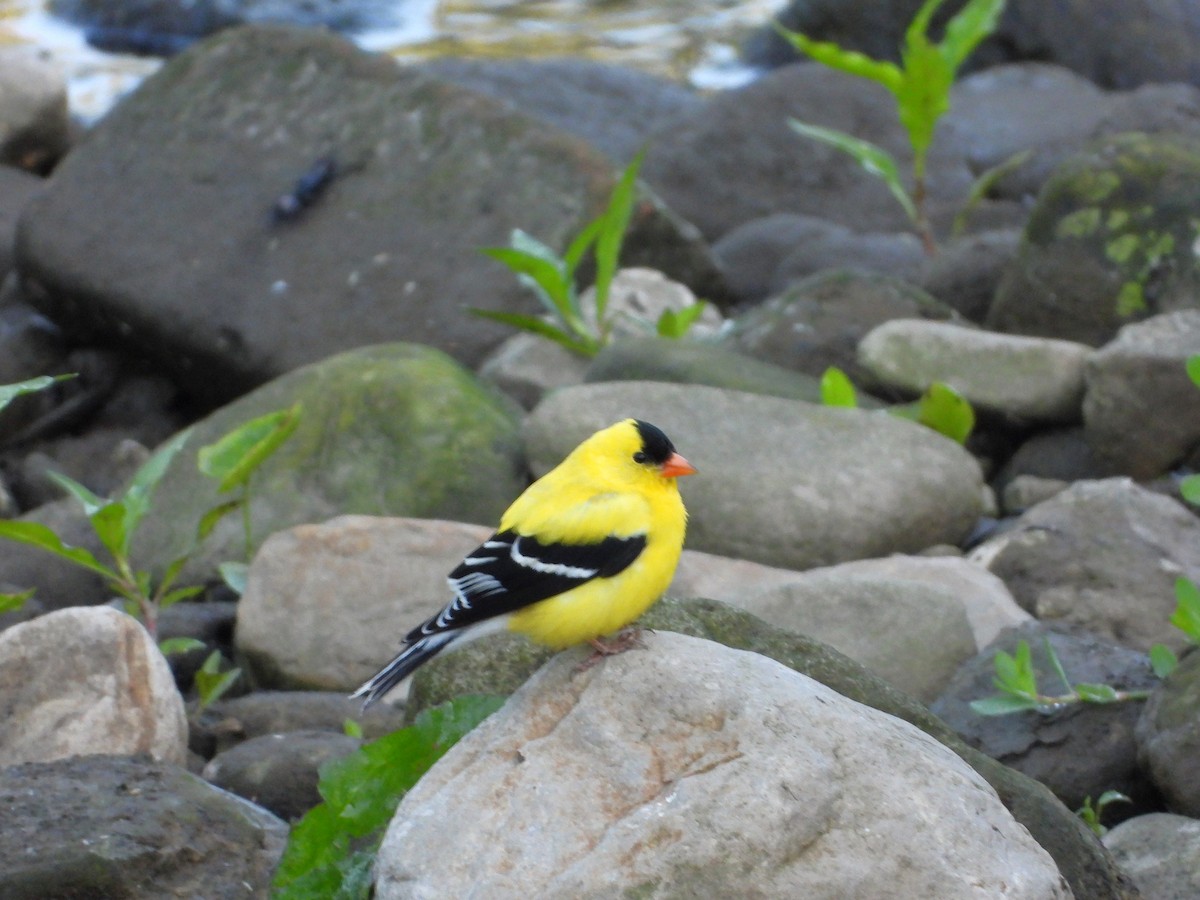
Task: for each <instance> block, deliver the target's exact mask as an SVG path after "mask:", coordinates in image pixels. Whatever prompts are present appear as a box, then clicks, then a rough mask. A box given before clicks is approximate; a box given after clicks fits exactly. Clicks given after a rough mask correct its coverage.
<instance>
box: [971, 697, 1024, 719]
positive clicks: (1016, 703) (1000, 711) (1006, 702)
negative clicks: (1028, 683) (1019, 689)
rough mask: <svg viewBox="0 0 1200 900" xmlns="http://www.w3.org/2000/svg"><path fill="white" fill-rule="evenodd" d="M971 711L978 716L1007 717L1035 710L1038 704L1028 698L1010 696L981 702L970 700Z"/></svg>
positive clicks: (985, 699)
mask: <svg viewBox="0 0 1200 900" xmlns="http://www.w3.org/2000/svg"><path fill="white" fill-rule="evenodd" d="M970 706H971V710H972V711H973V712H974V713H975V714H976V715H980V716H1007V715H1010V714H1012V713H1018V712H1028V711H1030V710H1036V709H1037V708H1038V703H1037V701H1036V700H1031V699H1030V698H1028V697H1014V696H1012V695H1010V694H1004V695H996V696H994V697H985V698H984V699H982V700H972V701H971V703H970Z"/></svg>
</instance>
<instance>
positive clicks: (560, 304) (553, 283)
mask: <svg viewBox="0 0 1200 900" xmlns="http://www.w3.org/2000/svg"><path fill="white" fill-rule="evenodd" d="M518 233H520V234H524V232H518ZM514 240H515V236H514ZM530 240H532V238H530ZM480 252H481V253H483V254H484V255H485V256H490V257H491V258H492V259H494V260H497V261H498V262H502V263H504V265H506V266H508V268H509V269H511V270H512V272H513V273H514V274H516V275H517V276H518V277H519V278H520V279H521V282H522V284H525V285H526V286H527V287H531V288H534V293H535V294H537V295H538V299H539V300H540V301H541V303H542V305H543V306H544V307H545V308H546V312H548V313H550V314H551V315H555V316H559V317H560V318H562V319H563V320H564V321H567V320H568V319H569V318H570V317H571V315H572V310H571V298H570V294H571V282H570V280H569V279H568V278H567V276H566V273H565V271H564V264H563V262H562V261H561V260H559V259H557V258H555V259H545V258H543V257H541V256H537V255H535V254H533V253H530V252H528V251H525V250H518V249H516V248H514V247H484V248H483V250H481V251H480Z"/></svg>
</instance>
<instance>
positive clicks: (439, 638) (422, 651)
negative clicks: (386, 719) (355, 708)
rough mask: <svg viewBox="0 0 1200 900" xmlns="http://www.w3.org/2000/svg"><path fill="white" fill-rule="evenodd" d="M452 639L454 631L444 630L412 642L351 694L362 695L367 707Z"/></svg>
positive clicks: (442, 648) (353, 695) (364, 707)
mask: <svg viewBox="0 0 1200 900" xmlns="http://www.w3.org/2000/svg"><path fill="white" fill-rule="evenodd" d="M452 640H454V634H453V633H447V632H442V633H441V634H432V635H430V636H429V637H426V638H421V640H419V641H417V642H416V643H414V644H410V645H409V646H407V647H405V648H404V649H403V650H402V651H401V652H400V653H399V654H397V656H396V657H395V659H393V660H392V661H391V662H390V663H388V664H387V665H386V666H384V667H383V668H382V669H380V670H379V671H378V672H376V673H375V675H374V676H373V677H372V678H371V680H370V681H368V682H367V683H366V684H364V685H363V686H362V687H360V688H359V689H358V690H357V691H355V692H354V693H353V694H351V695H350V696H351V698H355V697H362V698H363V709H366V708H367V707H368V706H370V705H371V704H372V703H374V702H375V701H376V700H378V699H379V698H380V697H382V696H383V695H384V694H386V693H387V692H388V691H390V690H391V689H392V688H394V687H395V686H396V685H398V684H399V683H400V682H402V681H403V680H404V679H405V678H407V677H408V676H409V675H411V674H412V673H413V672H414V671H416V669H417V668H418V667H419V666H420V665H421V664H422V663H425V662H427V661H429V660H431V659H433V657H435V656H437V655H438V654H439V653H441V652H442V650H444V649H445V648H446V645H447V644H449V643H450V642H451V641H452Z"/></svg>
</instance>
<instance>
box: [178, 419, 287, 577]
mask: <svg viewBox="0 0 1200 900" xmlns="http://www.w3.org/2000/svg"><path fill="white" fill-rule="evenodd" d="M299 425H300V404H299V403H296V404H293V405H292V406H291V407H289V408H288V409H281V410H277V411H275V412H271V413H267V414H266V415H263V416H259V417H258V418H256V419H251V420H250V421H249V422H246V423H244V424H243V425H241V426H239V427H237V428H235V429H234V430H233V431H231V432H229V434H227V435H225V436H224V437H223V438H221V439H220V440H218V441H215V442H214V443H212V444H208V445H207V446H204V447H201V448H200V451H199V452H198V453H197V454H196V465H197V466H198V467H199V469H200V472H201V474H203V475H207V476H208V477H209V478H213V479H216V481H218V482H219V484H218V487H217V491H218V493H222V494H223V493H226V492H228V491H236V492H237V496H235V497H234V498H233V499H232V500H230V501H229V502H228V503H222V504H220V505H218V506H216V507H214V508H213V509H211V510H210V511H209V512H208V513H207V516H215V517H216V518H217V519H219V518H222V517H223V516H226V515H228V514H229V513H231V512H234V511H236V510H240V511H241V513H242V532H243V542H244V544H243V552H244V556H245V561H244V562H225V563H222V564H221V565H220V567H219V568H220V572H221V576H222V578H224V579H225V583H226V584H228V585H229V586H230V587H232V588H233V589H234V590H236V591H237V593H238V594H241V593H243V592H244V589H245V576H246V568H247V564H248V563H249V560H250V557H251V556H252V555H253V553H254V535H253V530H252V528H251V522H250V479H251V476H253V475H254V473H255V472H256V471H258V469H259V467H260V466H261V465H262V464H263V463H264V462H265V461H266V460H267V459H268V457H270V456H271V455H272V454H273V453H275V451H276V450H278V449H279V448H280V447H281V446H283V443H284V442H285V441H286V440H287V439H288V438H290V437H291V436H292V435H293V434H294V433H295V431H296V428H297V427H298V426H299Z"/></svg>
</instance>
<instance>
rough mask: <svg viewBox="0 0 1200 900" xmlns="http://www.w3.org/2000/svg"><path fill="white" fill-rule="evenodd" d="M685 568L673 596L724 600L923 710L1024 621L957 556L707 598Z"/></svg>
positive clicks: (755, 578) (901, 561)
mask: <svg viewBox="0 0 1200 900" xmlns="http://www.w3.org/2000/svg"><path fill="white" fill-rule="evenodd" d="M689 562H690V560H689V559H687V558H685V559H684V560H683V561H682V562H681V563H680V569H681V571H682V572H683V573H685V574H684V576H683V578H682V579H681V578H678V577H677V579H676V580H677V581H680V580H683V581H684V585H686V587H688V588H690V590H689V591H688V592H686V593H685V592H683V591H675V592H674V594H673V596H700V597H711V598H713V599H717V600H723V601H725V602H727V603H730V604H732V605H734V606H737V607H739V608H741V609H745V610H748V611H749V612H752V613H754V615H756V616H758V617H759V618H761V619H763V620H765V621H767V622H770V623H771V624H772V625H775V626H778V627H780V628H784V629H787V630H788V631H792V632H796V633H798V634H806V635H809V636H811V637H814V638H816V639H817V640H820V641H822V642H824V643H826V644H829V645H830V646H831V647H834V648H836V649H837V650H839V651H841V652H842V653H844V654H846V656H848V657H850V658H851V659H853V660H854V661H855V662H858V663H861V664H862V665H863V666H864V667H865V668H867V669H868V670H870V671H872V672H874V673H875V674H876V675H879V676H880V677H882V678H884V679H885V680H887V681H888V682H890V683H891V684H894V685H895V686H896V687H898V688H900V689H901V690H903V691H906V692H907V693H909V694H911V695H912V696H914V697H916V698H917V699H919V700H921V701H923V702H926V703H928V702H929V701H931V700H933V699H934V698H935V697H937V696H938V695H939V694H940V693H941V692H942V690H943V689H944V688H945V686H946V684H947V682H948V681H949V680H950V679H951V677H952V676H953V675H954V673H955V672H956V671H957V670H958V668H959V666H960V664H962V663H963V662H964V661H966V660H968V659H970V658H971V657H973V656H974V655H975V654H976V653H977V652H979V651H980V650H981V649H982V648H983V647H985V646H986V645H987V644H989V643H991V642H992V640H993V639H994V638H995V637H996V636H997V634H999V632H1000V631H1001V630H1002V629H1004V628H1007V627H1010V626H1014V625H1019V624H1021V623H1023V622H1027V621H1029V614H1028V613H1026V612H1025V611H1024V610H1022V609H1021V608H1020V607H1019V606H1017V604H1016V602H1015V601H1014V600H1013V598H1012V595H1011V594H1010V593H1009V592H1008V589H1007V588H1006V587H1005V586H1004V583H1003V582H1002V581H1001V580H1000V579H999V578H997V577H996V576H994V575H992V574H991V573H990V572H988V571H986V570H985V569H983V568H981V567H980V566H977V565H975V564H973V563H970V562H968V561H966V560H964V559H961V558H956V557H928V556H902V555H896V556H889V557H885V558H883V559H860V560H855V561H853V562H846V563H841V564H840V565H836V566H827V567H823V568H818V569H809V570H808V571H807V572H798V573H793V574H792V575H791V576H790V577H787V576H786V575H785V573H782V572H779V570H768V572H767V573H765V574H764V573H748V574H749V577H747V578H746V580H745V581H743V582H742V584H741V585H740V589H738V590H733V589H732V587H733V586H732V585H731V586H730V588H731V589H727V590H725V591H724V592H716V591H713V592H707V593H706V592H705V591H704V590H703V587H704V585H703V582H701V581H700V579H698V578H696V577H694V576H693V577H691V578H688V577H687V575H686V573H687V571H688V568H689ZM692 564H693V565H694V563H692ZM747 565H748V564H747ZM709 580H710V581H711V582H714V583H715V586H720V580H719V578H714V577H713V575H712V574H711V573H710V577H709Z"/></svg>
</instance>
